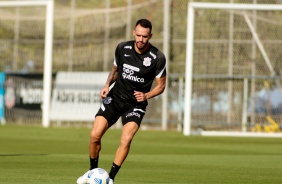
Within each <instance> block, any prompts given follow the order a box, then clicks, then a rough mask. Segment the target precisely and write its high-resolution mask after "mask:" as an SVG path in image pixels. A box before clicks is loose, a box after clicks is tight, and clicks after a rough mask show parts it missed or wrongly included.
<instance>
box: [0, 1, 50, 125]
mask: <svg viewBox="0 0 282 184" xmlns="http://www.w3.org/2000/svg"><path fill="white" fill-rule="evenodd" d="M53 9H54V1H53V0H23V1H0V15H1V16H0V53H1V54H0V60H1V62H0V69H1V71H3V72H5V73H4V74H5V75H6V76H5V80H6V81H5V82H3V83H1V84H4V85H5V86H3V85H1V86H0V88H2V89H4V88H5V93H3V94H5V95H4V97H3V96H2V99H3V101H4V103H1V104H2V105H3V104H5V119H6V121H9V122H13V123H15V122H16V121H19V122H22V123H23V121H22V120H23V119H28V123H33V122H37V123H38V122H40V120H42V124H43V126H48V118H49V109H50V108H49V106H50V95H51V78H52V76H51V75H52V41H53ZM3 94H2V95H3ZM2 109H4V108H3V107H2ZM2 113H3V111H2ZM25 123H26V122H25Z"/></svg>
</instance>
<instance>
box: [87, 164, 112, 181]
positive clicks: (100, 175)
mask: <svg viewBox="0 0 282 184" xmlns="http://www.w3.org/2000/svg"><path fill="white" fill-rule="evenodd" d="M109 180H110V177H109V174H108V173H107V171H105V170H104V169H102V168H96V169H92V170H91V171H89V172H88V176H87V184H109Z"/></svg>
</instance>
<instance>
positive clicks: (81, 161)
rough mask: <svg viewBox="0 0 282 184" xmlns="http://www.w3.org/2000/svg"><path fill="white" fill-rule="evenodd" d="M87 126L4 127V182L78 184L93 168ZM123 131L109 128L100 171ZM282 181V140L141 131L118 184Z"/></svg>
mask: <svg viewBox="0 0 282 184" xmlns="http://www.w3.org/2000/svg"><path fill="white" fill-rule="evenodd" d="M89 132H90V129H87V128H47V129H45V128H41V127H31V126H15V125H6V126H0V184H14V183H20V184H30V183H36V184H46V183H50V184H75V182H76V179H77V177H78V176H80V175H81V174H83V173H84V172H85V171H86V170H87V169H88V168H89V161H88V160H89V159H88V141H89ZM119 136H120V130H116V129H113V130H109V131H108V132H107V133H106V135H105V137H104V139H103V147H102V151H101V154H100V162H99V167H102V168H104V169H106V170H107V171H109V168H110V166H111V163H112V161H113V157H114V153H115V150H116V148H117V145H118V142H119ZM145 183H159V184H163V183H172V184H177V183H179V184H180V183H181V184H184V183H185V184H192V183H193V184H209V183H214V184H219V183H224V184H233V183H234V184H239V183H240V184H242V183H250V184H257V183H261V184H272V183H273V184H278V183H282V139H281V138H242V137H241V138H233V137H200V136H191V137H185V136H183V135H182V133H177V132H159V131H139V132H138V133H137V135H136V137H135V139H134V141H133V144H132V149H131V152H130V154H129V156H128V158H127V160H126V161H125V163H124V165H123V166H122V168H121V170H120V172H119V174H118V175H117V177H116V180H115V184H145Z"/></svg>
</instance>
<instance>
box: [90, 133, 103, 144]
mask: <svg viewBox="0 0 282 184" xmlns="http://www.w3.org/2000/svg"><path fill="white" fill-rule="evenodd" d="M101 138H102V136H101V135H99V134H97V133H95V132H93V131H92V132H91V134H90V142H91V143H100V142H101Z"/></svg>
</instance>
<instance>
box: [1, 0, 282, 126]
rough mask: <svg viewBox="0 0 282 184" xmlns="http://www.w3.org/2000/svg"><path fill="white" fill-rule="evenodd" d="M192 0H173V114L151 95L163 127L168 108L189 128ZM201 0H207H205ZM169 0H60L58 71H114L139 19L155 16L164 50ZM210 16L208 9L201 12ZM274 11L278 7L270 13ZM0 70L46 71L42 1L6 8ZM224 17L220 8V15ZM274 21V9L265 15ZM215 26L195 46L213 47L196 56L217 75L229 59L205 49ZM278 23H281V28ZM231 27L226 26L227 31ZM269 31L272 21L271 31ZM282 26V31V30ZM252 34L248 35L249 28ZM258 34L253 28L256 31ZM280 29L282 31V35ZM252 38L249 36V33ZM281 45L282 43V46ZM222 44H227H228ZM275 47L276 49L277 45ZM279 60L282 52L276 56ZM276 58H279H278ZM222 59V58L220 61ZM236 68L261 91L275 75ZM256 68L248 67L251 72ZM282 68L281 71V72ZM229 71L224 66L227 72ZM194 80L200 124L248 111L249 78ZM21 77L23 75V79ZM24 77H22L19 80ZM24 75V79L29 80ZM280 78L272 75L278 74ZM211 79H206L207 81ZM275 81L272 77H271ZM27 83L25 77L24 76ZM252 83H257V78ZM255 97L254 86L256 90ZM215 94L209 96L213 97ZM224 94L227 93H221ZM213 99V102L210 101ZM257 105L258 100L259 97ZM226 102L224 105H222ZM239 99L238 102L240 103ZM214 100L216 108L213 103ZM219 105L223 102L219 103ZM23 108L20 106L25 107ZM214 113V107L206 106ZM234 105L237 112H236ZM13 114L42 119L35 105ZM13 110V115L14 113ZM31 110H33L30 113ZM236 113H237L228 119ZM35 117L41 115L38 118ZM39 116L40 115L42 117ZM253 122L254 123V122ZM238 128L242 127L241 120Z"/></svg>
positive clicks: (17, 118)
mask: <svg viewBox="0 0 282 184" xmlns="http://www.w3.org/2000/svg"><path fill="white" fill-rule="evenodd" d="M188 2H189V1H188V0H171V1H170V7H169V11H170V14H169V15H170V16H169V24H170V30H169V31H170V36H169V55H168V56H167V59H168V61H169V66H168V68H169V74H170V76H169V78H168V88H167V95H168V105H167V109H166V111H167V113H166V112H163V111H162V101H163V99H162V97H161V96H159V97H156V98H155V99H152V100H150V102H149V106H148V110H147V114H146V116H145V119H144V123H147V124H150V125H151V126H156V127H160V123H161V117H162V114H163V113H166V114H167V119H168V123H169V124H168V128H175V127H178V129H179V130H180V129H181V123H182V122H183V109H184V104H183V101H184V99H183V93H184V92H183V90H184V86H183V84H184V81H185V78H184V75H185V59H186V52H185V51H186V30H187V4H188ZM199 2H200V1H199ZM209 2H227V3H266V4H279V3H281V2H280V1H278V0H265V1H263V2H261V1H259V2H258V1H256V0H226V1H223V0H214V1H209ZM164 11H165V10H164V1H163V0H127V1H115V0H105V1H99V0H88V1H86V0H85V1H78V0H77V1H76V0H69V1H68V0H55V14H54V40H53V43H54V44H53V66H52V69H53V72H54V75H55V73H56V72H58V71H109V70H110V68H111V66H112V63H113V56H114V50H115V47H116V45H117V43H119V42H120V41H124V40H127V39H133V37H132V29H133V27H134V24H135V22H136V20H137V19H139V18H148V19H150V20H152V23H153V38H152V39H151V42H152V44H153V45H155V46H156V47H158V48H160V49H161V50H163V40H164V34H163V33H164V30H163V27H164V26H163V22H164V21H163V17H164ZM197 13H198V15H202V13H203V12H201V11H199V12H197ZM270 14H271V13H270ZM0 15H1V16H0V60H1V62H0V70H1V71H3V72H5V73H7V74H15V73H21V74H38V73H42V72H43V68H44V63H43V58H44V36H45V32H44V31H45V29H44V28H45V27H44V26H45V22H44V21H45V11H44V9H42V8H41V7H36V8H0ZM219 16H220V15H219ZM200 17H201V18H202V19H201V20H205V21H207V22H208V21H210V22H209V23H208V24H210V25H213V23H214V22H212V21H213V20H211V18H210V17H209V16H207V14H206V15H203V16H200ZM217 18H219V19H218V22H217V23H216V24H214V25H215V26H214V27H213V29H218V30H219V31H218V30H215V31H214V33H215V34H220V33H223V30H221V29H220V27H221V25H223V24H229V19H227V18H226V17H224V16H222V17H217ZM259 18H264V19H267V20H269V21H271V20H272V16H268V17H259ZM276 18H277V21H279V20H280V21H281V14H276ZM235 23H236V25H237V27H236V29H237V31H238V32H244V30H245V25H243V23H242V22H240V21H239V20H238V19H235ZM207 29H211V27H210V26H208V27H199V30H202V31H198V32H197V36H202V38H201V39H199V40H197V41H198V42H199V43H198V44H197V46H196V48H195V49H199V53H200V49H205V50H206V51H207V52H204V53H205V54H202V55H201V54H199V55H196V57H204V59H203V60H202V61H205V62H203V63H198V64H199V65H197V67H198V66H199V67H200V70H201V72H203V74H209V73H210V72H211V71H212V70H213V71H214V72H217V73H218V72H219V73H220V68H221V66H216V65H214V66H213V67H211V66H210V65H208V62H209V61H210V62H215V60H211V59H212V58H217V59H220V53H217V55H216V56H215V55H212V56H211V55H206V54H207V53H212V54H216V52H213V50H211V49H212V48H211V47H204V48H200V47H201V44H200V43H210V41H211V40H209V38H208V36H213V35H209V33H208V30H207ZM277 29H281V28H279V26H278V28H277ZM224 31H225V30H224ZM264 31H267V28H266V29H265V30H264ZM280 32H281V31H280ZM245 35H247V34H245ZM248 36H249V37H248V38H250V35H248ZM276 36H277V35H276ZM276 38H277V39H276V40H272V42H275V43H276V46H277V47H278V46H279V45H280V44H281V43H280V41H279V38H280V39H281V40H282V38H281V37H279V35H278V37H276ZM242 39H244V38H242ZM280 46H281V45H280ZM220 47H222V48H224V45H221V46H220ZM236 49H237V50H236V51H238V53H239V55H238V61H240V57H241V56H242V55H244V54H246V53H244V52H245V51H246V50H244V48H243V47H237V48H236ZM273 53H274V52H273ZM273 57H275V58H277V59H278V58H281V52H276V53H275V55H273ZM273 60H274V59H273ZM273 60H272V61H273ZM217 62H220V61H217ZM234 67H235V68H236V71H234V73H233V74H234V76H235V75H237V76H238V75H245V74H246V73H247V74H249V75H250V76H252V77H250V78H248V84H250V83H256V85H255V87H253V89H252V90H254V91H256V92H258V91H260V90H263V89H264V90H265V89H266V88H264V83H265V82H264V81H269V80H270V79H269V78H267V76H269V73H267V72H265V71H264V70H263V69H262V70H260V66H256V69H258V70H260V72H261V73H255V74H254V75H259V76H262V75H263V76H264V77H263V79H262V78H261V79H260V80H256V81H253V80H251V79H252V78H255V77H256V76H254V75H253V74H252V73H248V72H250V71H251V69H250V67H251V65H248V66H245V65H243V63H237V65H236V66H235V65H234ZM275 69H281V65H280V64H279V62H277V61H275ZM246 71H248V72H246ZM278 72H281V71H278ZM223 74H224V73H223ZM194 77H195V78H194V81H197V84H196V86H194V89H195V90H197V91H199V92H197V95H196V93H194V95H196V96H194V100H193V103H194V104H192V105H193V106H192V108H193V114H192V118H193V119H194V126H193V127H194V128H199V127H201V128H206V129H212V128H215V127H217V128H218V127H220V126H221V127H222V128H223V126H222V122H223V121H224V122H225V123H226V122H228V121H232V122H236V123H235V124H240V123H241V118H242V114H241V110H239V106H241V107H240V108H242V104H243V103H238V104H236V99H237V98H239V97H240V99H241V102H242V99H243V89H244V82H243V81H244V80H243V78H240V79H238V78H236V77H233V78H232V77H230V76H227V75H222V76H220V77H217V76H210V75H206V76H205V77H204V78H203V76H194ZM19 80H20V79H19ZM19 80H17V81H19ZM21 80H23V79H21ZM231 80H232V81H234V83H233V88H234V91H235V92H234V93H233V95H232V99H234V103H232V105H231V106H232V107H233V108H232V109H233V110H232V111H233V113H232V115H231V116H230V115H226V109H228V108H229V107H228V105H226V101H225V99H223V98H228V97H227V96H226V95H227V94H226V88H225V87H226V86H228V84H229V83H230V81H231ZM271 80H272V79H271ZM203 81H205V82H203ZM270 83H272V82H270ZM19 85H20V83H19ZM249 86H250V85H249ZM248 94H249V95H248V96H250V90H249V93H248ZM207 96H208V97H207ZM218 98H219V99H218ZM208 103H210V105H207V104H208ZM253 105H254V104H253ZM217 106H218V107H217ZM237 106H238V108H237ZM208 107H213V108H211V109H213V110H211V109H208ZM214 108H218V110H215V109H214ZM19 111H20V113H18V112H19ZM206 112H207V113H206ZM229 112H230V111H229ZM5 113H6V114H5V116H6V120H7V122H8V123H19V122H21V123H23V124H28V123H30V122H38V123H40V122H41V116H42V115H41V113H40V111H39V113H38V112H36V113H34V114H33V115H32V114H31V113H32V112H31V111H30V110H29V109H7V108H6V111H5ZM11 114H12V115H11ZM23 114H27V117H28V118H27V117H26V116H23ZM257 115H258V114H257V113H256V112H254V113H253V114H252V115H250V116H249V118H251V120H250V122H251V124H252V126H254V125H255V124H256V123H261V122H263V121H264V120H262V118H261V120H260V118H259V116H257ZM230 117H232V119H228V118H230ZM30 119H34V121H31V120H30ZM38 120H39V121H38ZM252 126H250V127H252ZM237 128H238V127H237Z"/></svg>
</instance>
